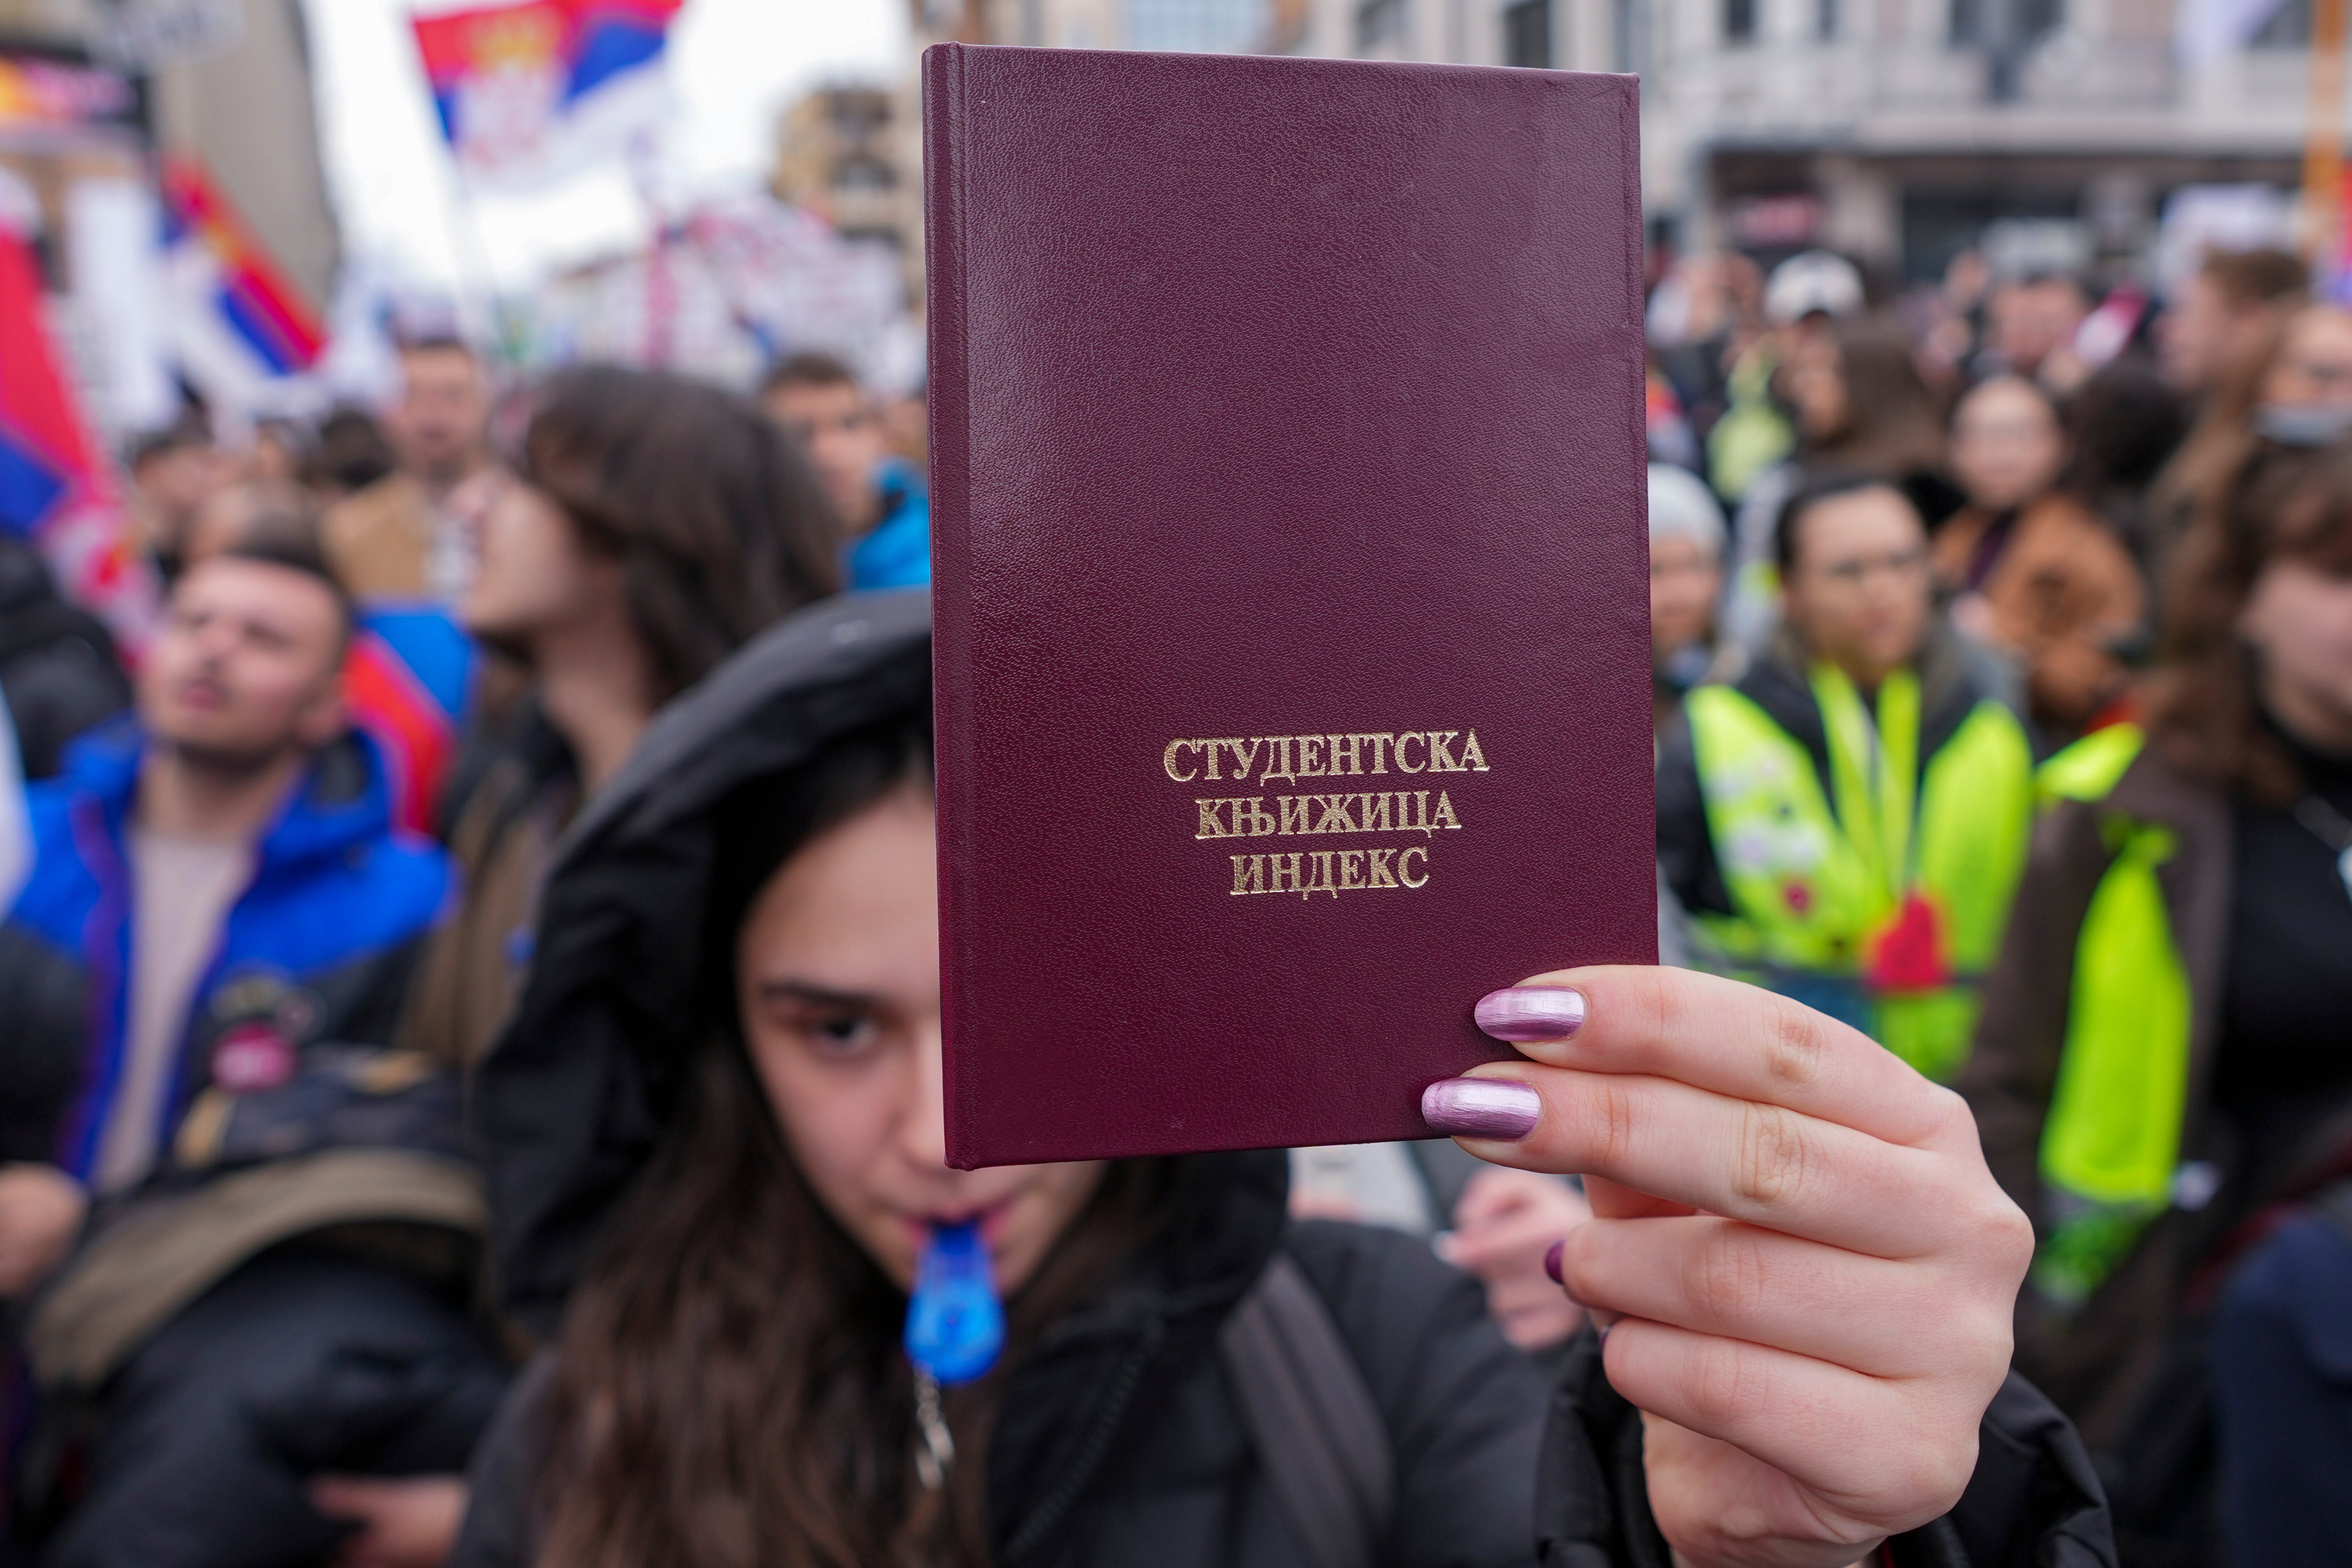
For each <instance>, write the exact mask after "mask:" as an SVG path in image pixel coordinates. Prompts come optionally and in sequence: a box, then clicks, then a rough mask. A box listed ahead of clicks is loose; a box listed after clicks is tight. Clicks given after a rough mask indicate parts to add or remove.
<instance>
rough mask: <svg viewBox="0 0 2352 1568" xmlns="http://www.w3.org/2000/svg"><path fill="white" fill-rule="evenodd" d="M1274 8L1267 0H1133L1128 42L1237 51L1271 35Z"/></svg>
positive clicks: (1202, 51)
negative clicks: (1271, 12)
mask: <svg viewBox="0 0 2352 1568" xmlns="http://www.w3.org/2000/svg"><path fill="white" fill-rule="evenodd" d="M1270 9H1271V8H1270V7H1269V5H1267V0H1127V45H1128V47H1129V48H1133V49H1175V50H1179V51H1181V52H1182V53H1185V54H1195V55H1223V54H1234V53H1238V52H1240V51H1242V50H1244V49H1253V48H1255V47H1257V46H1258V45H1259V44H1260V43H1261V42H1262V41H1263V40H1264V39H1265V36H1266V30H1267V28H1268V26H1270V25H1271V24H1270V17H1269V12H1270Z"/></svg>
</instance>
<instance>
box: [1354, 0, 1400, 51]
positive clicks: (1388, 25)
mask: <svg viewBox="0 0 2352 1568" xmlns="http://www.w3.org/2000/svg"><path fill="white" fill-rule="evenodd" d="M1383 47H1397V48H1402V47H1404V0H1361V4H1360V5H1357V7H1356V52H1357V53H1358V54H1360V55H1369V54H1370V53H1371V52H1372V51H1374V50H1375V49H1379V48H1383Z"/></svg>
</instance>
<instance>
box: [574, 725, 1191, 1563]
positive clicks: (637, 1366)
mask: <svg viewBox="0 0 2352 1568" xmlns="http://www.w3.org/2000/svg"><path fill="white" fill-rule="evenodd" d="M928 773H929V730H928V728H927V727H924V726H922V725H919V724H918V723H916V722H914V721H908V722H906V723H901V724H898V725H886V726H883V727H880V728H878V729H876V730H874V731H867V732H865V733H862V734H859V735H856V736H852V737H850V738H848V739H846V740H845V741H842V742H836V743H835V745H833V746H832V747H830V748H829V749H828V751H827V752H826V753H825V754H824V756H823V757H822V758H820V759H819V760H818V761H817V762H816V763H813V764H812V765H810V766H808V767H805V768H803V769H801V770H799V771H797V772H796V773H791V774H786V775H782V776H780V777H775V778H769V779H762V780H759V781H756V782H754V783H753V784H749V785H746V786H744V787H743V788H742V789H740V790H739V791H737V792H736V794H735V795H734V796H732V797H731V798H730V800H729V801H728V802H727V803H726V804H725V805H723V806H722V807H721V808H720V810H719V814H718V833H717V839H718V864H719V867H720V868H721V870H720V873H719V876H718V878H717V879H716V880H715V882H714V885H713V887H712V889H711V894H710V899H709V920H708V922H707V930H708V931H709V942H708V946H709V956H708V957H707V959H706V961H705V965H704V969H705V981H704V984H703V986H702V993H703V996H704V1007H705V1011H706V1012H707V1014H708V1018H707V1020H705V1021H706V1022H707V1023H708V1025H709V1026H708V1027H707V1028H706V1029H704V1030H703V1034H704V1036H705V1037H706V1039H707V1041H708V1043H707V1044H706V1045H705V1047H703V1048H702V1049H701V1050H700V1051H699V1052H698V1057H697V1059H696V1061H695V1062H694V1064H693V1067H692V1069H691V1071H690V1073H689V1074H688V1083H687V1086H686V1089H685V1093H684V1095H683V1099H682V1103H681V1105H680V1107H679V1109H678V1110H677V1113H676V1114H675V1115H674V1117H673V1118H672V1120H671V1122H670V1124H669V1126H668V1128H667V1130H666V1131H665V1133H664V1135H663V1137H662V1139H661V1142H660V1143H659V1145H658V1148H657V1150H656V1153H655V1155H654V1157H653V1159H652V1161H651V1163H649V1164H648V1165H647V1167H646V1171H645V1172H644V1173H643V1174H642V1175H641V1176H640V1177H639V1178H638V1179H637V1181H636V1183H635V1185H634V1186H633V1187H632V1189H631V1191H630V1193H629V1195H628V1196H627V1198H626V1199H625V1201H624V1203H623V1205H622V1207H621V1210H620V1212H619V1213H618V1214H616V1215H614V1218H613V1220H612V1222H611V1223H610V1224H609V1226H607V1227H606V1231H605V1237H604V1242H603V1245H602V1246H601V1247H600V1249H599V1252H598V1255H597V1258H596V1259H595V1261H594V1262H593V1264H592V1265H591V1267H590V1268H589V1270H588V1272H587V1274H586V1275H585V1277H584V1278H583V1279H582V1281H581V1283H580V1286H579V1288H578V1289H576V1290H575V1291H574V1293H573V1296H572V1301H571V1304H570V1306H569V1308H568V1310H567V1311H566V1314H565V1317H564V1321H563V1326H562V1331H561V1333H560V1335H559V1338H558V1341H557V1345H556V1369H557V1370H556V1373H555V1382H554V1384H553V1388H552V1391H551V1397H550V1400H549V1403H548V1405H547V1407H546V1416H545V1420H546V1423H547V1425H546V1426H545V1427H544V1429H543V1430H544V1439H545V1447H544V1449H543V1452H544V1453H545V1455H546V1460H545V1462H544V1465H543V1468H542V1470H541V1487H540V1493H539V1508H540V1517H541V1519H543V1520H544V1521H545V1525H546V1531H545V1537H544V1539H545V1542H546V1544H545V1547H544V1549H543V1551H542V1552H541V1558H540V1561H541V1563H544V1564H547V1565H548V1568H817V1565H820V1564H821V1565H824V1568H868V1565H873V1564H886V1563H887V1564H907V1565H908V1568H912V1565H914V1564H924V1565H931V1564H938V1565H941V1568H981V1565H982V1564H984V1563H986V1562H987V1561H988V1543H987V1536H986V1527H987V1509H986V1499H985V1496H984V1490H983V1486H982V1479H983V1476H984V1474H985V1469H986V1444H987V1436H988V1430H989V1427H990V1426H991V1424H992V1416H993V1414H994V1409H995V1405H996V1400H997V1397H998V1392H999V1389H1000V1387H1001V1385H1002V1381H1003V1377H1004V1376H1005V1372H1004V1370H1003V1368H1004V1366H1006V1365H1009V1364H1010V1363H1013V1361H1015V1360H1017V1359H1018V1356H1019V1355H1020V1353H1021V1352H1022V1350H1023V1349H1024V1346H1025V1345H1027V1344H1029V1343H1031V1342H1034V1339H1035V1337H1036V1334H1037V1333H1038V1331H1040V1330H1041V1329H1042V1328H1043V1327H1044V1326H1045V1324H1047V1323H1050V1322H1052V1321H1055V1319H1056V1318H1058V1317H1059V1316H1061V1315H1062V1314H1063V1313H1064V1312H1066V1311H1067V1310H1068V1309H1069V1308H1070V1306H1071V1305H1072V1304H1073V1303H1074V1302H1076V1300H1078V1299H1079V1298H1080V1297H1081V1296H1082V1295H1083V1294H1084V1293H1085V1292H1086V1291H1087V1289H1090V1288H1091V1287H1092V1286H1093V1285H1095V1284H1096V1283H1097V1282H1098V1281H1099V1280H1101V1279H1103V1278H1105V1277H1106V1276H1107V1275H1108V1273H1110V1272H1111V1271H1112V1270H1113V1269H1114V1268H1116V1266H1117V1265H1118V1261H1119V1260H1120V1259H1121V1258H1124V1257H1126V1256H1128V1255H1129V1253H1131V1252H1132V1251H1133V1249H1134V1248H1135V1247H1136V1246H1137V1245H1138V1243H1139V1240H1140V1238H1141V1237H1144V1236H1146V1235H1148V1234H1149V1232H1150V1230H1151V1229H1152V1228H1153V1227H1154V1226H1156V1225H1157V1224H1158V1223H1160V1221H1159V1219H1158V1217H1157V1216H1158V1215H1160V1212H1161V1210H1162V1208H1163V1206H1164V1205H1165V1203H1166V1201H1167V1198H1168V1194H1169V1189H1170V1172H1169V1168H1168V1165H1167V1163H1166V1162H1158V1161H1127V1162H1119V1163H1114V1164H1113V1165H1112V1166H1111V1167H1110V1169H1109V1171H1108V1173H1107V1174H1106V1177H1105V1179H1104V1181H1103V1183H1102V1184H1101V1186H1100V1187H1098V1188H1097V1191H1096V1193H1095V1194H1094V1196H1093V1198H1092V1199H1091V1200H1090V1201H1089V1203H1088V1205H1087V1208H1086V1209H1085V1211H1084V1212H1083V1213H1082V1214H1081V1215H1079V1217H1078V1219H1077V1220H1076V1222H1075V1223H1074V1224H1073V1225H1072V1226H1070V1228H1069V1229H1068V1230H1067V1231H1066V1232H1065V1233H1064V1235H1063V1237H1061V1238H1060V1240H1059V1241H1058V1242H1057V1243H1056V1244H1055V1247H1054V1248H1053V1250H1052V1251H1051V1252H1050V1253H1049V1255H1048V1257H1047V1258H1046V1259H1045V1263H1044V1264H1043V1265H1042V1266H1041V1267H1040V1268H1039V1270H1038V1272H1037V1274H1036V1276H1035V1277H1034V1279H1032V1280H1031V1281H1030V1282H1029V1283H1028V1284H1027V1285H1025V1286H1024V1289H1022V1290H1021V1292H1020V1293H1019V1294H1018V1295H1016V1296H1015V1297H1014V1298H1013V1300H1011V1301H1010V1302H1008V1303H1007V1307H1008V1317H1009V1320H1010V1323H1009V1328H1010V1344H1009V1346H1008V1350H1007V1353H1006V1355H1005V1357H1004V1358H1003V1363H1000V1368H999V1370H998V1371H997V1372H994V1373H991V1374H989V1376H987V1377H985V1378H983V1379H982V1380H981V1381H979V1382H978V1383H974V1384H967V1385H965V1386H963V1387H960V1388H954V1389H950V1390H949V1391H947V1394H946V1397H945V1399H944V1400H943V1402H942V1403H943V1406H944V1414H945V1415H946V1417H947V1420H948V1424H949V1426H950V1430H951V1431H952V1433H953V1435H954V1438H955V1444H956V1455H957V1458H956V1463H955V1465H954V1467H953V1468H952V1469H951V1470H950V1481H949V1484H948V1486H947V1487H946V1488H945V1489H943V1490H942V1491H941V1492H939V1493H931V1492H927V1491H926V1490H925V1489H923V1488H922V1487H921V1485H920V1484H919V1481H918V1480H917V1479H916V1477H915V1472H914V1464H913V1454H914V1447H915V1442H916V1427H915V1422H914V1409H915V1396H914V1381H913V1374H912V1372H911V1370H910V1369H909V1368H908V1364H907V1362H906V1358H905V1357H904V1355H902V1354H901V1353H900V1351H899V1348H898V1338H899V1333H900V1330H901V1327H902V1325H903V1322H904V1320H905V1313H906V1304H907V1303H906V1297H905V1295H904V1294H903V1293H902V1292H901V1291H900V1290H899V1289H898V1286H897V1285H896V1284H895V1283H894V1282H893V1281H892V1280H891V1279H889V1278H888V1277H887V1276H886V1275H885V1274H884V1273H883V1272H882V1270H881V1268H879V1267H878V1266H877V1265H876V1263H875V1262H874V1260H873V1259H872V1258H869V1257H868V1256H867V1255H866V1252H865V1251H864V1250H863V1249H862V1248H861V1247H859V1246H858V1245H857V1243H856V1241H855V1240H853V1239H852V1238H851V1237H849V1235H848V1234H847V1233H846V1232H845V1231H844V1230H843V1229H842V1228H841V1226H839V1225H838V1224H836V1223H835V1221H834V1219H833V1218H832V1216H831V1215H829V1214H828V1213H827V1212H826V1211H825V1209H824V1206H823V1205H821V1204H820V1203H819V1202H818V1201H817V1199H816V1197H815V1194H814V1193H813V1192H812V1191H811V1190H810V1188H809V1186H808V1184H807V1182H806V1181H805V1179H804V1178H803V1176H802V1174H801V1173H800V1172H799V1170H798V1169H797V1168H796V1167H795V1165H794V1164H793V1157H792V1153H791V1151H790V1149H789V1148H788V1147H787V1146H786V1144H785V1142H784V1139H783V1137H782V1134H781V1133H780V1131H778V1129H777V1125H776V1121H775V1117H774V1115H773V1114H772V1111H771V1110H770V1109H769V1105H768V1101H767V1099H766V1096H765V1094H764V1092H763V1090H762V1089H761V1085H760V1082H759V1080H758V1078H757V1076H756V1075H755V1073H754V1072H753V1070H752V1068H751V1061H750V1058H749V1056H748V1054H747V1052H746V1051H745V1049H744V1047H743V1044H742V1036H741V1033H740V1026H739V1024H738V1022H737V1020H736V1018H735V1008H734V995H735V989H734V962H733V949H734V942H735V935H736V932H737V931H738V929H739V928H740V925H741V923H742V921H743V918H744V916H745V915H746V913H747V912H748V910H750V908H751V903H752V901H753V900H754V899H755V898H756V897H757V895H758V892H759V889H761V887H762V886H764V885H765V883H766V882H767V881H768V879H769V878H770V877H771V876H772V875H773V874H774V872H775V871H776V870H777V868H780V867H781V866H782V864H783V863H784V861H786V860H787V859H789V858H790V857H791V855H792V854H793V852H794V851H796V850H797V849H798V848H799V847H800V846H802V845H803V844H805V843H807V842H808V841H809V840H810V839H811V838H813V837H815V836H816V835H818V834H820V833H823V832H824V830H825V829H826V828H827V827H830V826H834V825H835V824H838V823H840V822H842V821H844V820H845V819H846V818H848V817H849V816H854V815H856V813H857V812H858V811H859V810H861V809H862V808H864V807H865V806H866V805H871V804H873V803H874V802H876V801H878V800H879V799H881V798H882V797H883V796H884V795H887V794H888V793H889V792H890V791H891V790H893V789H896V788H898V787H901V786H902V785H904V784H907V783H908V782H910V781H912V780H917V779H925V778H927V777H928Z"/></svg>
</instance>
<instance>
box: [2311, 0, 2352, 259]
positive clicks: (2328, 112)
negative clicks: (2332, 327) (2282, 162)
mask: <svg viewBox="0 0 2352 1568" xmlns="http://www.w3.org/2000/svg"><path fill="white" fill-rule="evenodd" d="M2347 19H2352V0H2312V6H2311V85H2310V94H2309V97H2308V100H2306V104H2305V112H2304V139H2303V220H2304V232H2303V253H2304V257H2305V259H2306V260H2311V261H2315V262H2329V261H2332V260H2333V259H2334V255H2335V253H2336V251H2337V250H2338V249H2340V248H2341V247H2342V246H2343V241H2344V80H2345V63H2346V62H2345V43H2346V37H2347Z"/></svg>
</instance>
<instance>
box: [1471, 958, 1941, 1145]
mask: <svg viewBox="0 0 2352 1568" xmlns="http://www.w3.org/2000/svg"><path fill="white" fill-rule="evenodd" d="M1562 993H1568V994H1572V995H1573V996H1575V997H1577V998H1580V1002H1574V1003H1572V1002H1570V1001H1569V1000H1568V999H1567V997H1565V996H1563V995H1562ZM1478 1023H1479V1026H1480V1027H1481V1028H1483V1029H1485V1030H1486V1033H1488V1034H1490V1035H1492V1036H1494V1037H1496V1038H1497V1039H1503V1040H1508V1041H1509V1042H1510V1043H1511V1044H1512V1045H1513V1046H1515V1047H1517V1049H1518V1051H1519V1053H1520V1054H1521V1055H1523V1056H1525V1057H1527V1058H1528V1059H1529V1060H1531V1061H1537V1062H1541V1063H1543V1064H1544V1065H1546V1066H1547V1067H1557V1068H1573V1069H1574V1070H1576V1071H1579V1072H1595V1073H1636V1074H1643V1075H1646V1076H1651V1077H1655V1078H1664V1079H1674V1080H1675V1081H1677V1082H1681V1083H1686V1084H1689V1085H1690V1086H1692V1087H1693V1088H1695V1089H1710V1090H1713V1091H1714V1092H1715V1093H1717V1094H1722V1095H1727V1096H1729V1097H1731V1098H1733V1099H1735V1100H1751V1101H1754V1102H1756V1103H1759V1104H1764V1105H1777V1106H1782V1107H1785V1108H1786V1109H1788V1110H1794V1111H1797V1112H1800V1113H1801V1114H1803V1115H1806V1116H1811V1117H1816V1118H1818V1119H1820V1120H1822V1121H1832V1122H1836V1123H1838V1124H1839V1125H1841V1126H1844V1127H1850V1128H1852V1129H1853V1130H1854V1131H1858V1132H1865V1133H1868V1134H1869V1135H1870V1136H1872V1137H1874V1138H1877V1139H1880V1140H1882V1141H1884V1142H1889V1143H1899V1144H1906V1145H1908V1146H1911V1147H1914V1148H1921V1149H1929V1148H1937V1147H1940V1146H1942V1145H1943V1144H1944V1143H1945V1142H1948V1140H1949V1139H1951V1138H1952V1137H1953V1136H1955V1132H1954V1128H1955V1126H1956V1122H1955V1120H1954V1118H1953V1117H1952V1116H1951V1114H1950V1111H1949V1105H1950V1100H1951V1096H1950V1093H1949V1091H1948V1090H1945V1089H1938V1088H1937V1087H1936V1086H1935V1085H1934V1084H1932V1083H1929V1082H1928V1081H1927V1079H1924V1078H1922V1077H1920V1076H1919V1074H1917V1073H1916V1072H1915V1071H1913V1070H1912V1069H1911V1068H1910V1067H1908V1066H1907V1065H1906V1064H1905V1063H1904V1061H1903V1060H1902V1059H1901V1058H1898V1057H1896V1056H1895V1053H1893V1052H1892V1051H1889V1050H1887V1049H1886V1048H1885V1047H1883V1046H1881V1045H1879V1044H1878V1043H1877V1042H1876V1041H1874V1040H1873V1039H1872V1038H1871V1037H1869V1036H1867V1035H1864V1033H1862V1032H1861V1031H1860V1030H1859V1029H1854V1028H1851V1027H1849V1026H1846V1025H1844V1024H1841V1023H1839V1022H1838V1021H1837V1020H1836V1019H1834V1018H1832V1017H1830V1016H1827V1015H1826V1014H1822V1013H1817V1012H1815V1011H1814V1010H1813V1009H1812V1008H1811V1007H1808V1006H1805V1005H1803V1004H1801V1003H1799V1002H1793V1001H1790V999H1789V998H1788V997H1786V996H1780V995H1777V994H1774V993H1772V992H1769V991H1767V990H1764V989H1763V988H1762V987H1760V986H1755V985H1748V984H1741V983H1740V982H1738V981H1737V980H1727V979H1724V978H1723V977H1722V976H1720V975H1714V974H1704V973H1699V972H1698V971H1696V970H1692V969H1674V968H1666V967H1663V966H1661V967H1651V966H1646V965H1633V964H1621V965H1613V966H1598V967H1592V968H1586V969H1559V970H1554V971H1552V972H1551V973H1548V974H1538V975H1535V976H1533V977H1531V978H1529V979H1527V980H1523V981H1521V982H1520V983H1519V984H1517V985H1514V986H1511V987H1509V988H1508V989H1507V990H1503V991H1497V992H1494V993H1492V994H1489V995H1487V996H1486V997H1484V998H1482V999H1481V1000H1480V1002H1479V1004H1478ZM1969 1125H1972V1124H1969Z"/></svg>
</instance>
